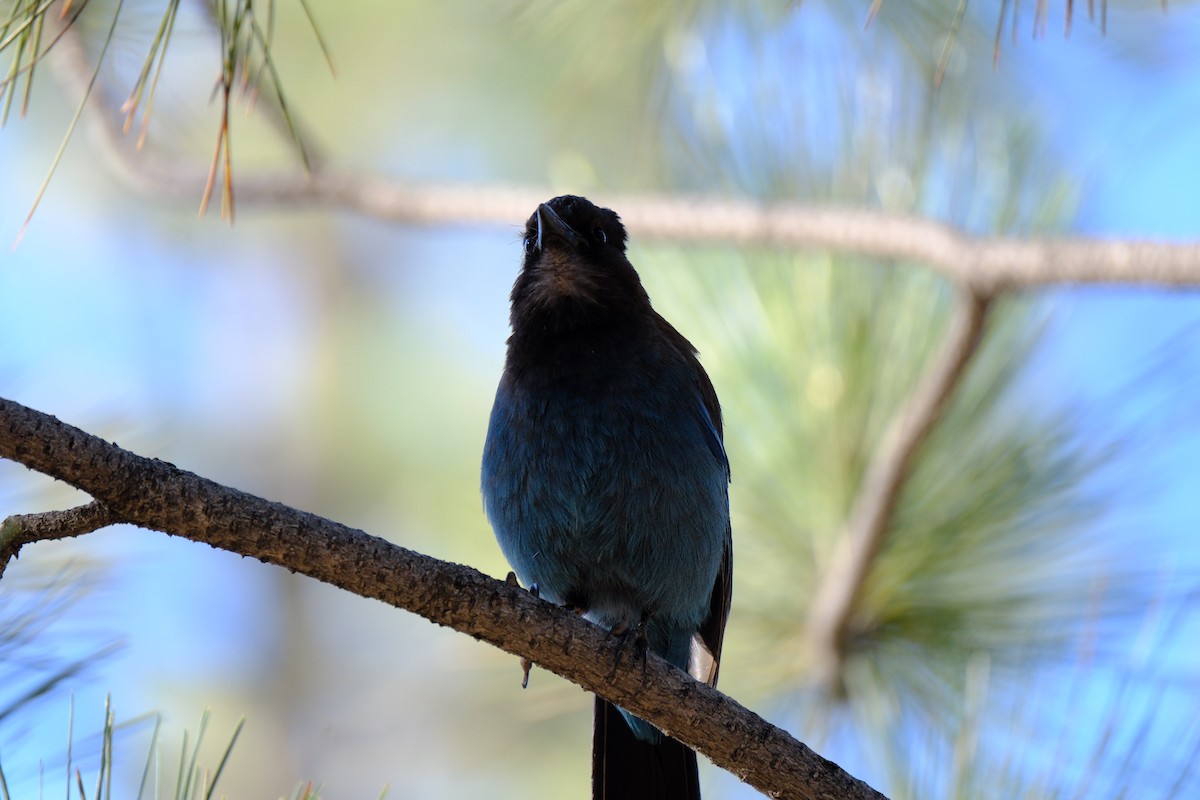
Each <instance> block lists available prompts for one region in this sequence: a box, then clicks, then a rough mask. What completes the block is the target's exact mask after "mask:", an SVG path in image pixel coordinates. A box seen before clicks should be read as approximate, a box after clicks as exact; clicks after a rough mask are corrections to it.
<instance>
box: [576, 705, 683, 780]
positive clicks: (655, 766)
mask: <svg viewBox="0 0 1200 800" xmlns="http://www.w3.org/2000/svg"><path fill="white" fill-rule="evenodd" d="M592 800H700V778H699V774H698V772H697V769H696V754H695V753H694V752H693V751H692V750H690V749H689V748H687V747H685V746H684V745H683V744H681V743H679V742H677V741H675V740H674V739H672V738H670V737H668V736H663V737H662V739H660V740H659V742H658V743H657V744H650V743H648V742H643V741H641V740H640V739H638V738H636V737H635V736H634V735H633V730H632V729H631V728H630V727H629V724H628V723H627V722H625V718H624V717H622V716H621V712H620V711H619V710H618V709H617V707H616V706H614V705H613V704H612V703H610V702H608V701H607V700H601V699H600V698H599V697H597V698H596V712H595V727H594V729H593V731H592Z"/></svg>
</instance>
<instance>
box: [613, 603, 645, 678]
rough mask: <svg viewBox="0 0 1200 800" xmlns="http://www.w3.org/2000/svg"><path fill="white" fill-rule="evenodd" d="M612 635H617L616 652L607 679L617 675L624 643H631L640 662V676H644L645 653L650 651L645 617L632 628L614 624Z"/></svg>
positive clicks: (623, 652) (623, 651)
mask: <svg viewBox="0 0 1200 800" xmlns="http://www.w3.org/2000/svg"><path fill="white" fill-rule="evenodd" d="M609 632H610V633H611V634H612V635H613V636H616V637H617V654H616V656H615V657H614V658H613V667H612V671H611V672H609V673H608V679H609V680H610V681H611V680H612V679H613V678H615V677H616V676H617V670H618V669H620V668H621V658H622V656H624V654H625V647H626V645H629V644H632V645H633V652H634V655H635V657H636V658H637V659H638V660H640V661H641V662H642V677H643V678H645V676H646V663H647V653H649V652H650V640H649V639H647V638H646V618H645V617H643V618H642V621H641V622H639V623H638V624H637V625H635V626H633V627H632V628H631V627H629V626H628V625H626V624H624V623H622V624H619V625H614V626H613V627H612V628H611V629H610V631H609Z"/></svg>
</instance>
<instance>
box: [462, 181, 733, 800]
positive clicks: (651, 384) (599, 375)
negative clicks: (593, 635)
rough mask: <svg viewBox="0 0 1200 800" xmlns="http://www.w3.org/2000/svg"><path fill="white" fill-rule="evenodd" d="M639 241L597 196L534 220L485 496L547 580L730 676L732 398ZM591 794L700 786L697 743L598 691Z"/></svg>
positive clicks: (564, 601)
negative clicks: (657, 295)
mask: <svg viewBox="0 0 1200 800" xmlns="http://www.w3.org/2000/svg"><path fill="white" fill-rule="evenodd" d="M627 242H628V236H627V233H626V231H625V227H624V225H623V224H622V222H621V220H620V217H618V215H617V214H616V213H615V212H613V211H611V210H610V209H607V208H601V207H599V206H596V205H595V204H593V203H592V202H591V201H589V200H588V199H586V198H584V197H578V196H574V195H562V196H560V197H555V198H553V199H551V200H549V201H547V202H545V203H542V204H540V205H539V206H538V207H537V209H536V210H535V211H534V212H533V214H532V215H531V216H530V217H529V219H528V220H527V221H526V223H525V228H524V236H523V239H522V244H523V248H524V256H523V260H522V265H521V269H520V271H519V273H518V275H517V278H516V280H515V282H514V283H513V287H512V292H511V295H510V316H509V323H510V326H511V335H510V336H509V338H508V341H507V352H506V355H505V361H504V369H503V373H502V375H501V377H500V382H499V385H498V387H497V389H496V397H495V401H494V403H493V405H492V411H491V416H490V418H489V421H488V430H487V436H486V439H485V443H484V449H483V463H482V470H481V485H482V494H483V505H484V510H485V512H486V515H487V517H488V520H489V522H490V523H491V526H492V528H493V531H494V533H495V535H496V539H497V541H498V543H499V545H500V549H501V551H502V552H503V554H504V556H505V557H506V558H507V560H508V562H509V564H510V565H511V566H512V568H513V571H514V572H515V574H516V576H517V578H518V580H519V581H520V582H521V584H523V585H524V586H525V587H527V588H529V589H530V591H533V592H535V593H536V594H537V595H538V596H539V597H541V598H542V599H544V600H547V601H549V602H552V603H556V604H559V605H563V606H567V607H570V608H573V609H574V610H575V611H576V612H577V613H580V614H581V615H583V616H584V617H585V618H587V619H588V620H590V621H592V622H594V623H596V624H598V625H600V626H602V627H604V628H607V629H608V630H609V631H610V632H611V633H612V634H614V635H622V636H629V635H630V634H631V633H632V634H633V635H634V636H635V637H636V638H635V644H638V645H640V647H641V652H642V653H643V655H644V654H645V650H646V648H648V649H649V650H651V651H653V652H655V653H656V654H658V655H659V656H661V657H662V658H664V659H666V660H667V661H668V662H670V663H671V664H672V665H674V666H675V667H678V668H679V669H682V670H685V671H688V672H690V673H691V674H692V675H693V677H695V678H696V679H697V680H702V681H706V682H707V683H709V684H710V685H715V684H716V680H717V674H718V668H719V665H720V658H721V647H722V642H723V640H724V636H725V623H726V620H727V619H728V616H729V606H730V600H731V597H732V577H733V576H732V572H733V543H732V534H731V528H730V521H729V482H730V468H729V459H728V457H727V455H726V452H725V446H724V431H723V422H722V418H721V406H720V403H719V402H718V399H717V394H716V391H715V390H714V388H713V384H712V381H711V380H709V377H708V375H707V373H706V372H705V371H704V369H703V367H702V366H701V365H700V361H699V358H698V354H697V351H696V349H695V348H694V347H693V346H692V344H691V343H690V342H689V341H688V340H687V339H686V338H684V336H683V335H682V334H680V333H679V332H678V331H677V330H676V329H675V328H674V327H672V326H671V324H670V323H669V322H667V321H666V319H664V318H663V317H662V316H661V315H660V314H659V313H658V312H657V311H655V310H654V308H653V307H652V306H651V303H650V298H649V295H648V294H647V293H646V290H645V288H644V287H643V286H642V282H641V279H640V278H639V276H638V273H637V271H636V270H635V269H634V267H633V265H632V264H631V263H630V261H629V258H628V256H627V255H626V245H627ZM592 796H593V798H594V800H698V798H699V797H700V787H699V779H698V773H697V763H696V754H695V752H693V751H692V750H690V749H689V748H687V747H686V746H685V745H683V744H681V743H680V742H678V741H676V740H675V739H672V738H670V737H668V736H666V735H665V734H663V733H662V732H661V731H660V730H659V729H658V728H656V727H655V726H653V725H651V724H650V723H648V722H646V721H645V720H642V719H640V718H638V717H636V716H634V715H633V714H631V713H629V712H627V711H625V710H624V709H621V708H618V707H616V706H614V705H613V704H611V703H609V702H607V701H605V700H603V699H602V698H600V697H596V699H595V707H594V723H593V736H592Z"/></svg>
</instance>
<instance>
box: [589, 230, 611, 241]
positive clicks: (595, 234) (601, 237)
mask: <svg viewBox="0 0 1200 800" xmlns="http://www.w3.org/2000/svg"><path fill="white" fill-rule="evenodd" d="M592 239H594V240H595V241H596V244H604V243H605V242H607V241H608V234H607V233H605V232H604V228H596V230H594V231H592Z"/></svg>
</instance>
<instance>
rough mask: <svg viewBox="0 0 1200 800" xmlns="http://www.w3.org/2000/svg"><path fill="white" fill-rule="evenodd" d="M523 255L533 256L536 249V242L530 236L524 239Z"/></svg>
mask: <svg viewBox="0 0 1200 800" xmlns="http://www.w3.org/2000/svg"><path fill="white" fill-rule="evenodd" d="M524 244H525V255H527V256H530V255H533V251H534V249H535V248H536V247H537V241H536V240H535V239H534V238H533V237H532V236H526V237H525V242H524Z"/></svg>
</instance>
